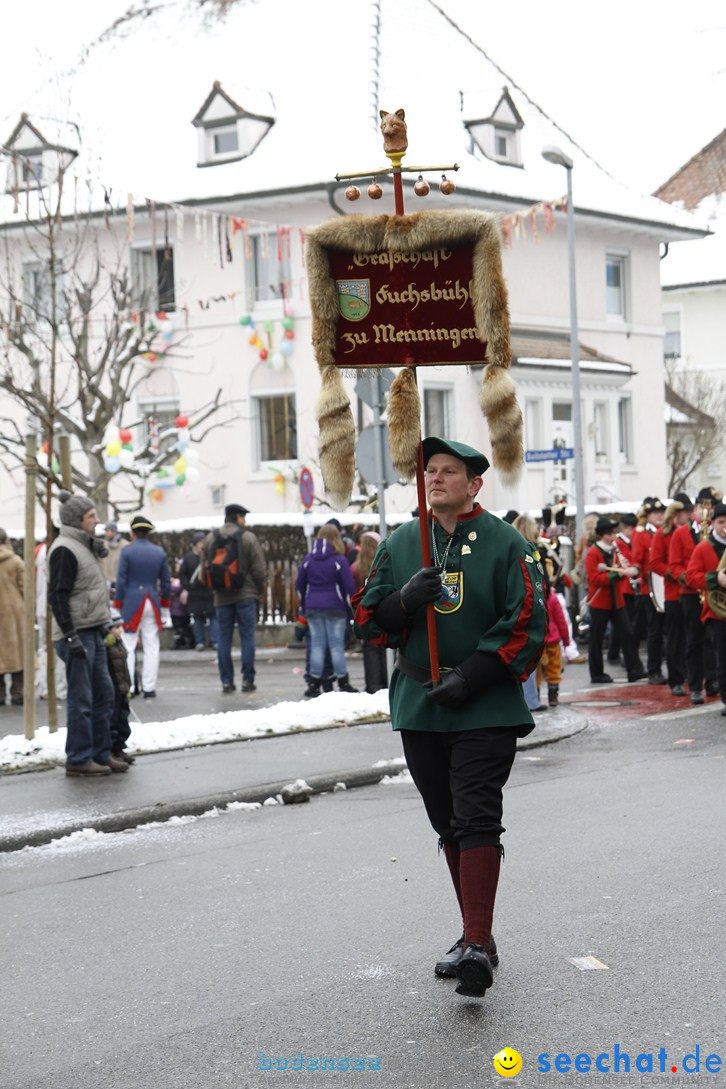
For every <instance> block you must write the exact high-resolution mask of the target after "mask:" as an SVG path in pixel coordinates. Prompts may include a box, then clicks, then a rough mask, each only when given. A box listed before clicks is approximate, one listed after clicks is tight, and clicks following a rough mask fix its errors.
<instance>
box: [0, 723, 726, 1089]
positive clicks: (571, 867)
mask: <svg viewBox="0 0 726 1089" xmlns="http://www.w3.org/2000/svg"><path fill="white" fill-rule="evenodd" d="M626 713H627V712H625V713H624V714H623V717H619V718H618V719H617V720H615V721H607V722H595V723H594V724H593V725H591V727H590V728H589V729H588V730H587V731H586V732H585V733H582V734H580V735H578V736H577V737H575V738H572V739H570V740H568V741H563V742H560V743H558V744H557V745H552V746H548V747H547V748H545V749H539V750H533V751H531V752H529V753H524V754H521V755H520V756H519V757H518V760H517V763H516V764H515V769H514V772H513V775H512V779H511V780H510V784H509V786H508V787H507V790H506V802H505V823H506V825H507V828H508V831H507V833H506V836H505V844H506V851H507V857H506V862H505V866H504V870H503V878H502V882H501V887H500V896H499V900H498V905H497V917H496V928H495V929H496V935H497V940H498V942H499V945H500V949H501V952H502V966H501V968H500V970H499V972H498V978H497V981H496V983H495V986H494V988H493V990H492V991H491V992H490V993H489V994H488V996H487V997H486V999H485V1000H484V1001H483V1002H479V1001H467V1000H463V999H461V998H459V997H458V996H456V995H455V994H454V993H453V987H452V985H451V984H450V983H449V982H446V981H437V980H435V979H434V976H433V963H434V961H435V959H436V957H437V956H438V955H439V954H440V953H441V952H443V951H444V950H445V949H446V948H447V947H448V945H450V944H451V942H453V940H454V939H455V938H456V937H457V936H458V933H459V925H458V920H457V912H456V905H455V902H454V897H453V893H452V892H451V889H450V886H449V881H448V877H447V875H446V872H445V864H444V861H443V858H437V852H436V843H435V839H434V837H433V834H432V833H431V832H430V830H429V829H428V827H427V825H426V821H425V818H424V816H423V813H422V809H421V805H420V801H419V799H418V797H417V795H416V792H415V790H414V789H413V787H412V786H410V785H408V786H406V785H403V786H400V785H399V786H388V787H386V786H377V787H369V788H364V789H359V790H355V791H349V792H345V793H340V794H334V795H328V796H324V797H319V798H315V799H314V800H313V801H312V802H310V803H309V804H307V805H303V806H293V807H285V808H281V807H272V808H264V809H262V810H256V811H252V812H247V811H243V812H234V813H230V814H227V815H224V816H220V817H218V818H216V819H204V820H196V821H194V822H192V823H189V824H178V825H165V826H163V827H160V828H156V829H154V828H146V829H143V830H138V831H133V832H127V833H119V834H115V835H112V836H109V837H105V838H102V839H97V840H96V841H95V842H94V841H93V839H92V840H91V842H87V843H85V845H83V846H76V847H74V848H68V847H67V848H66V850H64V851H62V850H60V849H58V848H57V847H56V848H54V847H41V848H34V849H30V850H27V851H24V852H19V853H15V854H10V855H6V856H4V857H3V858H2V859H0V889H1V890H2V895H1V896H0V962H1V963H2V964H3V966H4V967H3V987H2V989H1V991H0V1019H1V1022H2V1025H3V1032H2V1044H1V1045H0V1046H1V1047H2V1057H1V1061H0V1087H2V1089H71V1087H74V1089H147V1087H148V1089H257V1087H261V1086H265V1087H266V1086H269V1085H271V1084H274V1085H277V1086H289V1087H290V1089H297V1087H298V1086H313V1087H314V1089H318V1087H323V1086H330V1087H334V1089H347V1087H349V1086H353V1085H378V1086H381V1087H384V1086H385V1087H386V1089H424V1087H425V1089H470V1087H473V1086H488V1085H494V1084H501V1078H500V1077H499V1076H498V1075H497V1074H496V1073H495V1072H494V1070H493V1067H492V1064H491V1058H492V1056H493V1055H494V1054H495V1052H497V1051H499V1050H500V1049H501V1048H502V1047H504V1046H510V1047H514V1048H516V1049H517V1050H518V1051H520V1052H521V1054H522V1056H523V1060H524V1065H523V1069H522V1073H521V1074H519V1075H518V1076H517V1079H516V1084H517V1085H519V1086H523V1085H524V1086H527V1087H530V1086H534V1085H541V1086H548V1085H552V1086H557V1085H565V1084H580V1082H581V1081H582V1079H583V1078H585V1080H584V1082H582V1084H584V1085H587V1084H592V1082H593V1080H596V1082H597V1084H602V1085H605V1086H607V1085H615V1084H623V1083H624V1082H623V1079H622V1075H623V1073H624V1060H623V1059H621V1060H620V1070H619V1074H620V1075H621V1077H620V1079H616V1078H614V1077H611V1076H610V1075H609V1074H608V1075H605V1074H594V1073H592V1074H590V1075H589V1076H587V1077H586V1076H585V1075H584V1074H580V1075H577V1076H575V1077H574V1078H573V1076H571V1075H570V1076H567V1075H564V1074H561V1073H556V1072H552V1073H549V1074H545V1073H541V1072H539V1071H538V1056H539V1055H541V1054H548V1055H549V1056H550V1060H551V1061H554V1057H555V1055H557V1054H558V1053H562V1054H567V1055H570V1056H571V1057H573V1058H574V1056H575V1055H577V1054H588V1055H590V1056H591V1057H592V1058H593V1059H594V1058H595V1057H596V1056H597V1055H598V1054H600V1055H607V1056H608V1058H603V1059H602V1060H601V1062H603V1063H606V1062H607V1063H610V1064H611V1063H612V1053H613V1050H614V1048H615V1046H616V1045H618V1047H619V1048H620V1049H621V1051H622V1052H625V1053H627V1054H628V1055H629V1056H630V1060H631V1063H633V1064H634V1062H635V1059H636V1057H637V1056H638V1055H643V1056H645V1055H647V1054H651V1053H652V1054H653V1055H654V1056H655V1064H656V1065H655V1067H654V1071H655V1074H654V1075H653V1076H651V1077H650V1079H649V1080H646V1081H644V1082H642V1083H641V1078H640V1074H639V1073H637V1072H636V1071H635V1070H632V1071H631V1075H632V1077H631V1078H628V1079H627V1084H633V1085H640V1084H649V1085H659V1084H668V1085H671V1086H679V1085H682V1084H691V1085H692V1084H701V1085H702V1084H713V1085H717V1084H719V1082H720V1079H719V1078H718V1077H716V1076H714V1075H713V1074H708V1073H707V1072H706V1070H705V1067H704V1061H705V1058H706V1056H708V1055H711V1054H718V1055H720V1056H722V1057H723V1058H724V1059H726V1038H725V1036H724V1002H723V978H724V970H725V969H726V963H725V961H726V955H725V954H724V943H723V889H724V877H723V775H724V767H725V766H726V765H725V764H724V759H725V758H726V727H725V725H724V720H723V719H722V718H721V717H720V715H719V713H718V707H715V708H713V710H710V711H708V712H707V713H705V714H701V715H698V716H692V717H690V718H689V717H688V716H686V717H683V718H677V719H666V720H660V721H652V720H648V719H628V718H627V717H625V714H626ZM271 744H274V742H271ZM588 956H592V957H595V958H596V959H597V960H598V961H599V962H600V963H602V964H603V965H606V968H604V969H598V970H592V971H580V970H578V968H577V967H575V966H574V965H573V964H572V963H571V962H570V960H569V958H572V957H575V958H577V957H588ZM697 1047H698V1048H699V1057H700V1062H701V1071H700V1073H701V1080H700V1081H698V1082H696V1080H695V1079H694V1077H693V1075H692V1074H691V1075H686V1074H685V1073H683V1070H682V1064H683V1059H684V1056H685V1055H688V1054H691V1055H695V1052H696V1048H697ZM661 1048H663V1049H665V1051H664V1054H666V1055H667V1060H668V1072H667V1074H665V1075H664V1077H663V1078H662V1079H659V1078H658V1077H657V1076H655V1075H657V1072H658V1053H659V1051H660V1049H661ZM298 1056H303V1057H304V1059H305V1061H306V1063H307V1060H308V1059H314V1058H318V1059H320V1058H323V1057H325V1056H329V1057H331V1059H335V1060H336V1063H339V1061H340V1060H343V1059H345V1058H350V1059H355V1058H360V1059H361V1060H363V1061H364V1062H366V1063H370V1062H372V1061H373V1058H374V1057H376V1058H377V1059H379V1060H380V1070H379V1071H375V1070H366V1071H365V1072H355V1073H353V1072H343V1071H341V1070H339V1069H336V1070H335V1071H331V1070H325V1071H324V1072H323V1071H320V1070H318V1071H310V1070H304V1071H302V1072H298V1071H297V1070H295V1069H294V1068H293V1062H294V1061H295V1062H299V1061H300V1060H299V1058H298ZM278 1060H279V1062H278ZM268 1061H272V1062H273V1069H260V1066H261V1065H262V1066H264V1065H265V1064H266V1063H267V1062H268ZM285 1061H286V1062H287V1069H285V1070H277V1069H274V1067H277V1066H278V1065H280V1066H281V1065H282V1064H283V1062H285ZM562 1062H564V1060H562ZM641 1063H647V1060H646V1059H645V1058H643V1059H641ZM692 1064H693V1060H692V1061H691V1065H692ZM671 1065H675V1066H676V1067H677V1071H676V1073H671V1072H670V1066H671ZM704 1079H705V1080H704Z"/></svg>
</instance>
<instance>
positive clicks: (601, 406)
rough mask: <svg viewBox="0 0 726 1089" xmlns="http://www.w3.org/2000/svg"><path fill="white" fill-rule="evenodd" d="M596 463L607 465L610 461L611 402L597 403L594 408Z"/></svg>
mask: <svg viewBox="0 0 726 1089" xmlns="http://www.w3.org/2000/svg"><path fill="white" fill-rule="evenodd" d="M592 422H593V438H594V440H595V463H596V464H597V465H606V464H607V463H608V462H609V461H610V457H611V446H610V402H609V401H595V403H594V404H593V406H592Z"/></svg>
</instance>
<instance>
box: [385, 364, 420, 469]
mask: <svg viewBox="0 0 726 1089" xmlns="http://www.w3.org/2000/svg"><path fill="white" fill-rule="evenodd" d="M387 415H388V445H389V446H390V448H391V460H392V461H393V466H394V468H395V470H396V472H398V473H400V474H401V476H402V477H403V479H404V480H412V479H413V478H414V477H415V476H416V465H417V462H418V446H419V443H420V442H421V422H420V421H421V399H420V397H419V395H418V386H417V385H416V376H415V375H414V373H413V370H412V369H411V368H410V367H404V368H403V370H400V371H399V372H398V374H397V375H396V377H395V379H394V380H393V385H392V386H391V388H390V390H389V391H388V405H387Z"/></svg>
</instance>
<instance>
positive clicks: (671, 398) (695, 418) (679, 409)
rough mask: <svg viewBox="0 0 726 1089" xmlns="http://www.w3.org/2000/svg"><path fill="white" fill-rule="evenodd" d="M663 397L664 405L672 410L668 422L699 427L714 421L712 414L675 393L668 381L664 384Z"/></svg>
mask: <svg viewBox="0 0 726 1089" xmlns="http://www.w3.org/2000/svg"><path fill="white" fill-rule="evenodd" d="M665 399H666V405H668V407H669V408H670V409H672V410H673V411H672V413H671V415H670V419H669V421H668V422H669V423H676V424H687V425H696V426H699V427H704V426H705V427H712V426H714V424H715V423H716V421H715V420H714V418H713V416H709V414H708V413H707V412H702V411H701V409H700V408H697V407H696V406H695V405H692V404H691V402H690V401H687V400H686V398H685V397H681V395H680V393H676V391H675V390H674V389H673V386H671V385H669V384H668V382H666V384H665Z"/></svg>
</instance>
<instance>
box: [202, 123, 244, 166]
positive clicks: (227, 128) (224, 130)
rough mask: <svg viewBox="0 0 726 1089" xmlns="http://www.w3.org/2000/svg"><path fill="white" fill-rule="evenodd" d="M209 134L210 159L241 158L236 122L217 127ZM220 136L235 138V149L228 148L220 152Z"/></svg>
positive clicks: (210, 129)
mask: <svg viewBox="0 0 726 1089" xmlns="http://www.w3.org/2000/svg"><path fill="white" fill-rule="evenodd" d="M208 134H209V151H210V155H209V157H210V159H214V160H217V159H228V158H230V156H234V157H235V158H238V157H239V133H238V131H237V123H236V122H235V121H233V122H231V123H230V124H228V125H215V126H214V127H213V128H209V129H208ZM218 136H222V137H224V136H234V144H235V146H234V147H233V148H228V149H227V150H226V151H220V149H219V148H218V147H217V137H218Z"/></svg>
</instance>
